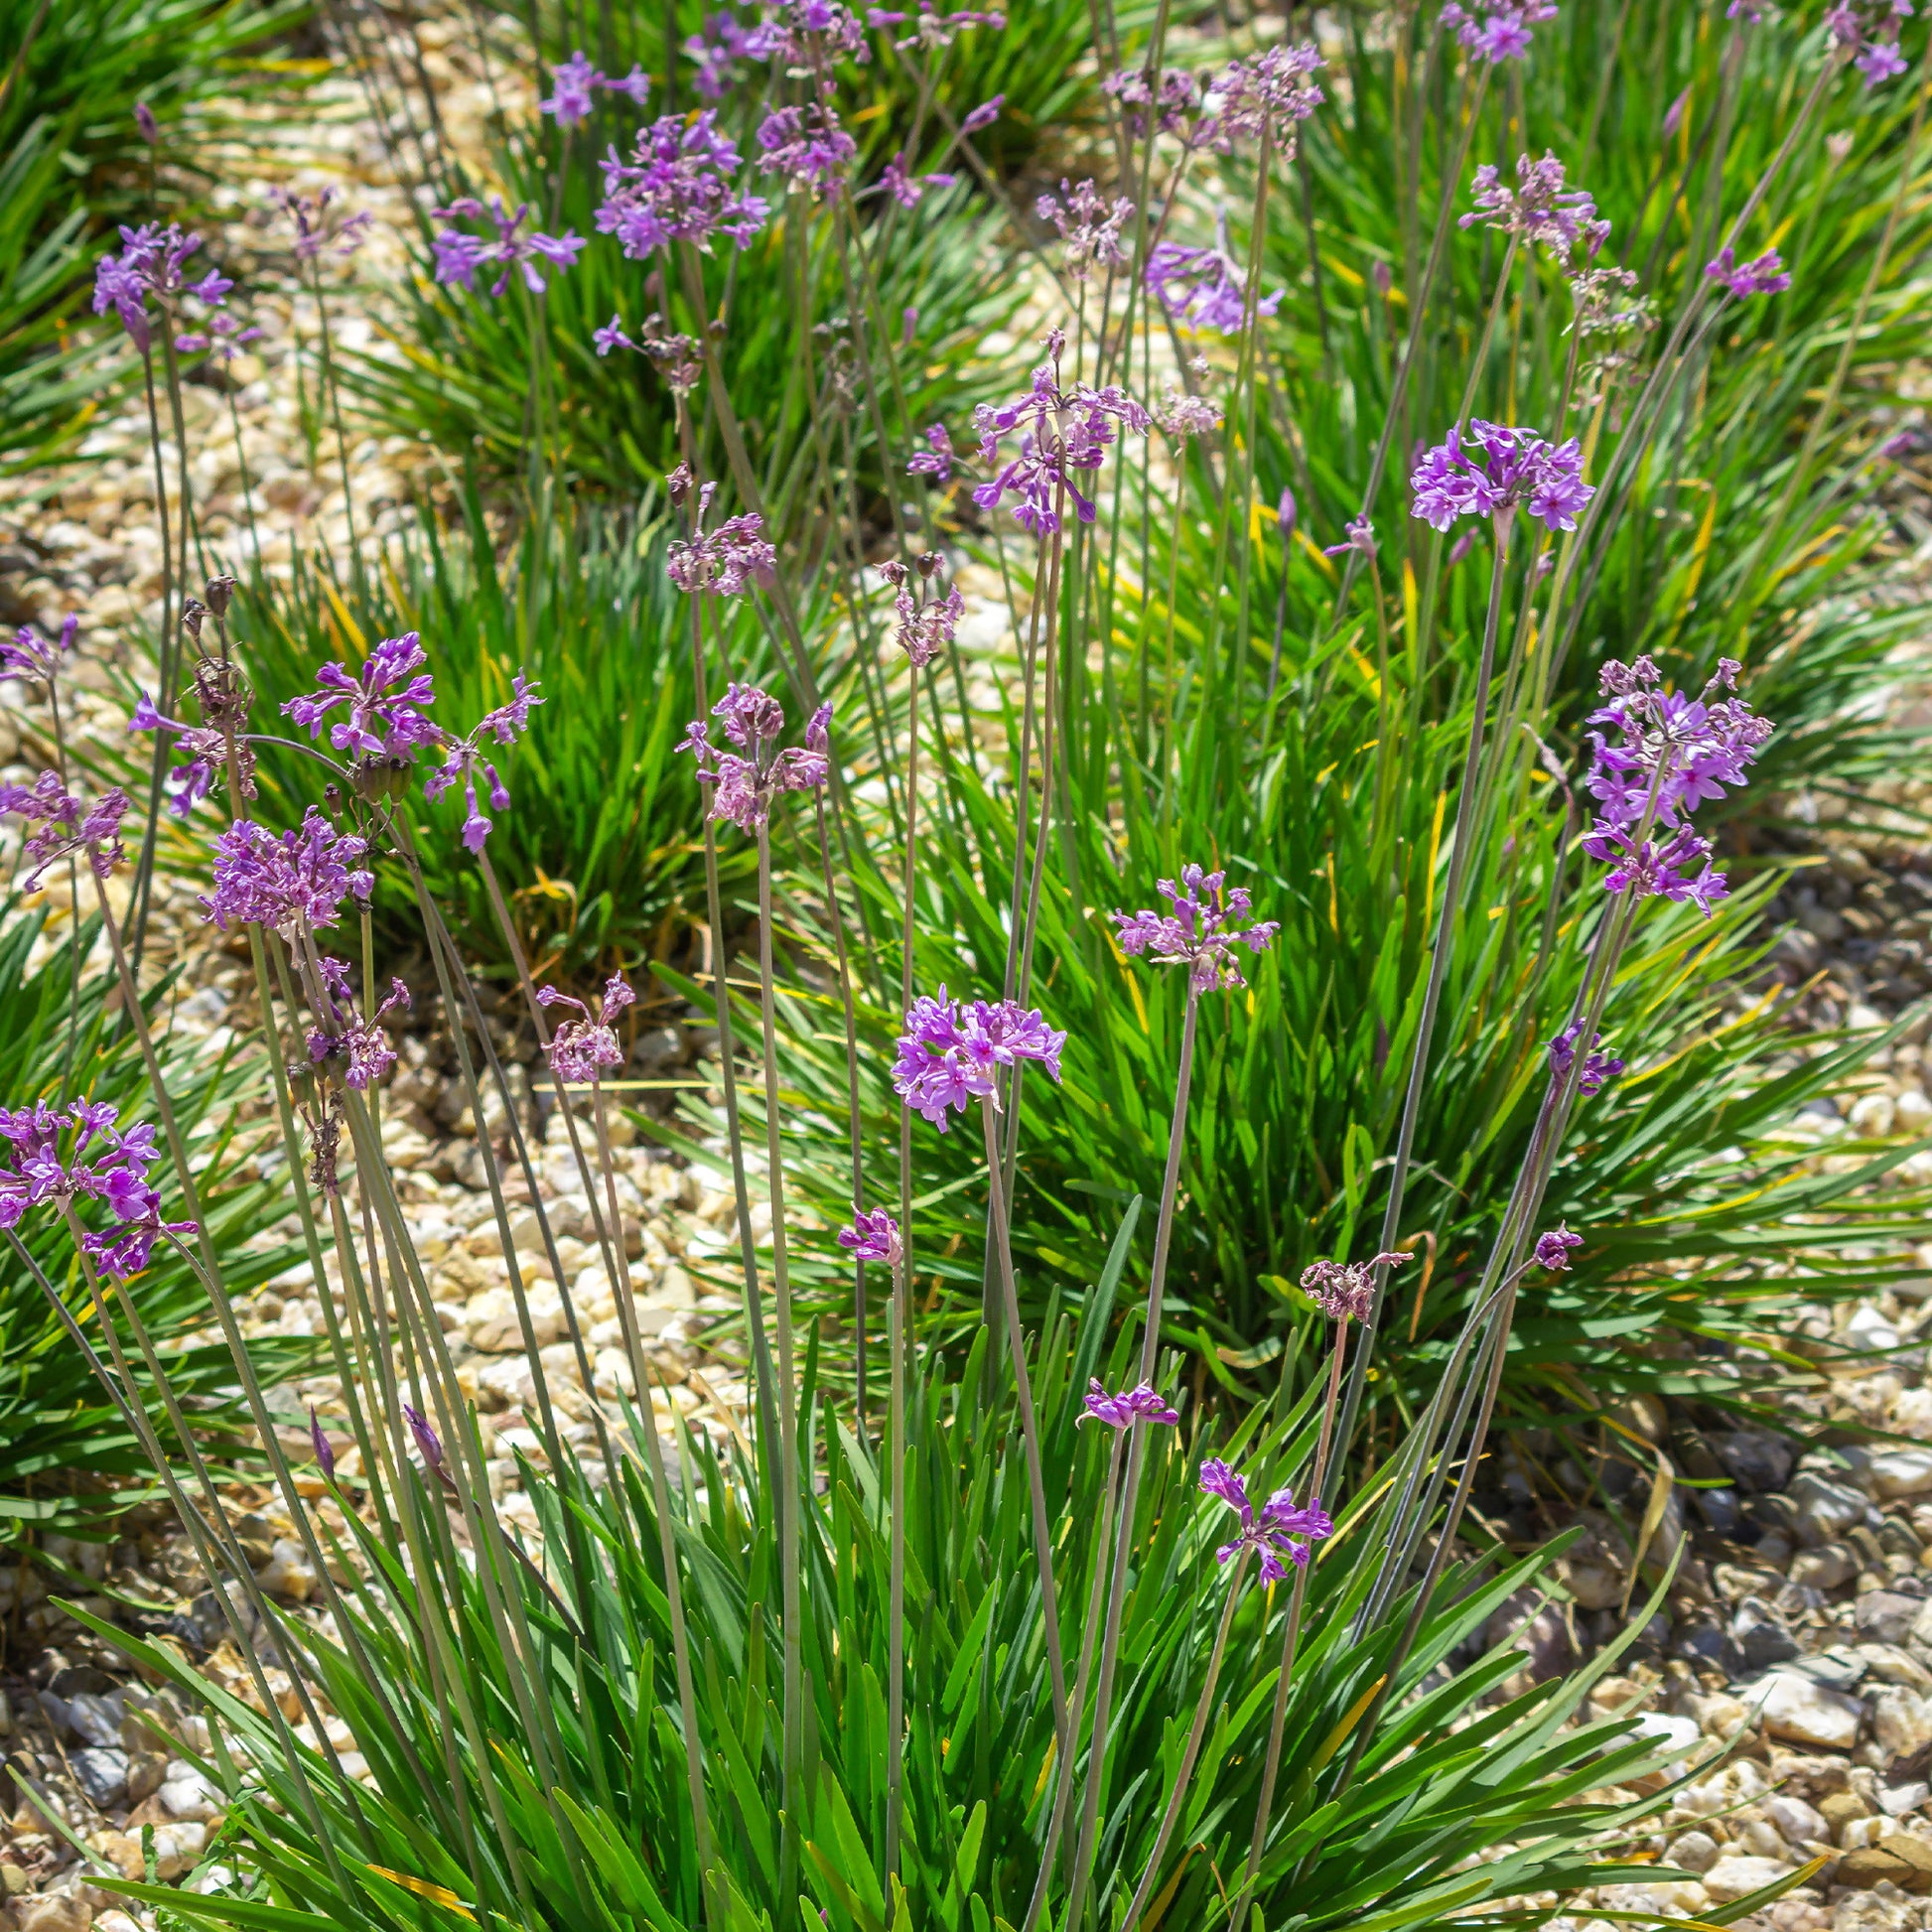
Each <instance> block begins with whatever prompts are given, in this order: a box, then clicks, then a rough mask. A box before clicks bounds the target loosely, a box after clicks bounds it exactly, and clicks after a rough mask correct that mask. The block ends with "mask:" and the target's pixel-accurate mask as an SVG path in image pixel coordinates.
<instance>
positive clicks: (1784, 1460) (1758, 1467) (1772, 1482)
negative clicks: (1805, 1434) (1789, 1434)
mask: <svg viewBox="0 0 1932 1932" xmlns="http://www.w3.org/2000/svg"><path fill="white" fill-rule="evenodd" d="M1711 1447H1712V1449H1714V1450H1715V1451H1716V1452H1717V1457H1718V1460H1719V1461H1720V1462H1722V1463H1723V1464H1724V1465H1725V1469H1727V1470H1728V1471H1729V1472H1730V1475H1731V1478H1732V1479H1733V1480H1734V1481H1735V1482H1736V1483H1737V1484H1738V1486H1739V1487H1740V1488H1744V1489H1756V1490H1766V1489H1782V1488H1783V1487H1784V1485H1785V1484H1786V1483H1787V1482H1788V1481H1789V1480H1790V1478H1791V1463H1792V1460H1793V1457H1792V1451H1791V1445H1790V1444H1789V1443H1787V1442H1786V1441H1785V1440H1784V1438H1783V1437H1782V1436H1773V1435H1771V1434H1770V1433H1769V1432H1768V1431H1766V1430H1762V1429H1738V1430H1733V1431H1732V1432H1731V1433H1730V1434H1729V1435H1727V1436H1716V1437H1713V1438H1712V1441H1711Z"/></svg>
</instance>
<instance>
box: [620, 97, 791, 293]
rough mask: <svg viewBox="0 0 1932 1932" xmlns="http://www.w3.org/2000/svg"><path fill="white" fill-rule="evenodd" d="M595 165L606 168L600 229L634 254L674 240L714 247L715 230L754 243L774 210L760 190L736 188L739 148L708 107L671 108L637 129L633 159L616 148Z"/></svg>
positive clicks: (640, 255)
mask: <svg viewBox="0 0 1932 1932" xmlns="http://www.w3.org/2000/svg"><path fill="white" fill-rule="evenodd" d="M597 165H598V166H599V167H600V168H601V169H602V170H603V171H604V200H603V201H602V202H600V203H599V204H598V208H597V215H596V220H597V230H598V232H599V233H600V234H614V235H616V236H617V238H618V240H619V242H620V243H621V246H622V248H623V252H624V253H625V254H626V255H628V256H630V257H631V258H632V259H633V260H641V259H642V258H643V257H644V256H646V255H649V254H651V253H652V252H653V251H654V250H656V249H658V248H661V247H663V246H664V245H665V244H666V243H667V242H672V241H690V242H695V243H696V244H697V246H698V247H700V248H702V249H704V250H706V251H707V252H709V250H710V247H711V241H712V237H713V236H714V235H724V236H725V237H727V238H728V239H729V240H732V241H735V242H736V243H737V244H738V245H739V247H741V248H749V247H750V246H751V245H752V238H753V237H754V236H755V235H756V234H757V233H758V232H759V229H760V228H762V227H763V226H764V223H765V217H766V216H767V215H768V214H769V212H770V210H769V208H768V207H766V206H765V204H764V203H763V202H761V201H759V199H758V198H757V197H756V196H753V195H740V194H737V193H735V192H734V190H733V187H732V183H733V180H734V179H735V177H736V176H737V174H738V171H739V168H740V166H741V165H742V164H741V163H740V160H739V155H738V149H737V147H736V145H735V144H734V143H733V142H732V140H731V138H730V136H729V135H726V134H722V133H720V132H719V129H718V116H717V114H716V113H715V112H714V111H713V110H712V109H710V108H706V109H705V110H704V112H703V113H701V114H698V115H695V116H694V117H693V118H692V119H690V120H689V121H687V120H686V119H685V117H684V116H683V115H682V114H665V115H663V116H661V117H660V118H659V119H657V120H654V121H652V122H651V124H650V125H649V126H648V127H645V128H639V129H638V131H637V141H636V145H635V146H634V147H633V148H632V149H631V158H630V159H629V160H628V161H620V160H619V159H618V151H617V149H616V148H613V149H612V150H611V151H610V153H609V154H608V155H607V156H606V157H605V158H604V159H603V160H602V161H600V162H599V163H598V164H597Z"/></svg>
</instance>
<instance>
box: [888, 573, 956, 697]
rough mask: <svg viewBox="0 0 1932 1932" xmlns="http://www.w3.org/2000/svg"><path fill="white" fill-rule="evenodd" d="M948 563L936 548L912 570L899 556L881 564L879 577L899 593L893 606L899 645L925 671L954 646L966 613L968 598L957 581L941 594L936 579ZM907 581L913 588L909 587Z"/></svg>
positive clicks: (919, 669)
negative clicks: (954, 640)
mask: <svg viewBox="0 0 1932 1932" xmlns="http://www.w3.org/2000/svg"><path fill="white" fill-rule="evenodd" d="M945 566H946V560H945V558H944V557H942V556H941V555H940V554H939V553H938V551H936V550H928V551H926V552H925V553H924V555H922V556H921V557H919V558H918V559H917V560H916V562H915V563H914V565H913V568H912V570H910V571H908V570H907V569H906V567H905V566H904V565H903V564H902V563H899V562H898V561H897V559H893V560H892V561H890V562H887V563H883V564H880V565H879V566H878V570H879V574H880V576H882V577H883V578H885V580H886V581H887V583H889V584H891V585H893V586H895V588H896V589H897V592H898V596H897V600H896V602H895V604H894V607H893V608H894V614H895V616H896V617H897V621H898V629H897V641H898V647H899V649H901V650H902V651H904V653H905V654H906V656H907V657H909V658H910V659H911V660H912V668H913V669H914V670H915V671H922V670H924V669H925V667H926V666H927V665H928V664H930V663H931V662H932V661H933V659H934V658H935V657H939V656H942V655H943V654H944V653H945V652H946V651H948V650H950V649H951V648H952V643H953V638H954V637H955V636H956V635H957V633H958V630H959V621H960V619H961V618H963V617H964V616H965V615H966V600H965V598H964V597H962V596H961V595H960V591H959V586H958V585H957V584H955V585H953V586H952V588H951V589H950V590H948V591H947V592H946V594H945V595H944V596H943V597H941V596H940V595H939V594H938V590H937V586H936V584H935V583H934V580H935V579H936V578H937V577H938V576H939V574H940V573H941V572H942V571H943V570H944V569H945ZM915 579H916V581H914V580H915ZM908 584H911V585H912V586H913V588H912V589H908V588H907V586H908ZM915 592H916V595H915V594H914V593H915Z"/></svg>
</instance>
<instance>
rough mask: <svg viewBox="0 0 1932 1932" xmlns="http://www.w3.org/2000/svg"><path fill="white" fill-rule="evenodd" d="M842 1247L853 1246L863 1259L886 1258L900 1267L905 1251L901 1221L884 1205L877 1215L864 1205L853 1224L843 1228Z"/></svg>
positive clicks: (894, 1265) (887, 1262) (856, 1213)
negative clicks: (901, 1234)
mask: <svg viewBox="0 0 1932 1932" xmlns="http://www.w3.org/2000/svg"><path fill="white" fill-rule="evenodd" d="M839 1246H840V1247H841V1248H849V1249H850V1250H851V1251H852V1253H853V1254H854V1255H856V1256H857V1257H858V1258H859V1259H860V1260H861V1261H883V1262H885V1263H886V1264H887V1266H888V1267H892V1268H897V1266H898V1264H899V1259H900V1257H901V1256H902V1255H903V1254H904V1252H905V1248H904V1244H903V1243H902V1242H901V1241H900V1240H899V1235H898V1223H897V1221H896V1220H894V1219H893V1217H892V1216H891V1215H890V1214H888V1213H887V1212H886V1211H885V1209H884V1208H881V1209H880V1210H879V1212H878V1213H876V1214H868V1213H866V1212H865V1210H864V1209H863V1208H861V1209H859V1210H857V1211H855V1213H854V1214H853V1216H852V1225H851V1226H850V1227H849V1228H840V1230H839Z"/></svg>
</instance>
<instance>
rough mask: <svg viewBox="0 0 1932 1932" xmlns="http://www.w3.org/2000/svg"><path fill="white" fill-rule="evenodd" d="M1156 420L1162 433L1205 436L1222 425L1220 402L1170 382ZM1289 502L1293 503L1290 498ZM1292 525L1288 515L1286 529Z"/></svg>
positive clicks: (1175, 437)
mask: <svg viewBox="0 0 1932 1932" xmlns="http://www.w3.org/2000/svg"><path fill="white" fill-rule="evenodd" d="M1155 421H1156V422H1158V423H1159V424H1160V425H1161V428H1162V431H1163V433H1164V434H1166V435H1167V436H1169V437H1171V438H1172V439H1173V441H1174V442H1176V443H1184V442H1185V441H1186V440H1187V438H1188V437H1190V436H1208V435H1211V434H1212V433H1213V432H1214V431H1215V430H1217V429H1219V428H1220V427H1221V405H1220V404H1219V403H1218V402H1216V401H1215V400H1214V399H1213V397H1212V396H1190V395H1187V394H1185V393H1184V392H1183V391H1181V390H1179V389H1176V388H1174V387H1173V384H1172V383H1170V384H1169V386H1168V392H1167V394H1166V395H1165V396H1164V397H1163V398H1162V402H1161V412H1160V414H1159V415H1158V416H1157V417H1156V418H1155ZM1289 501H1290V502H1291V503H1293V501H1294V499H1293V497H1290V498H1289ZM1294 527H1295V526H1294V521H1293V517H1292V516H1291V519H1290V522H1289V529H1290V530H1292V529H1293V528H1294ZM1284 534H1286V532H1284Z"/></svg>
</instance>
